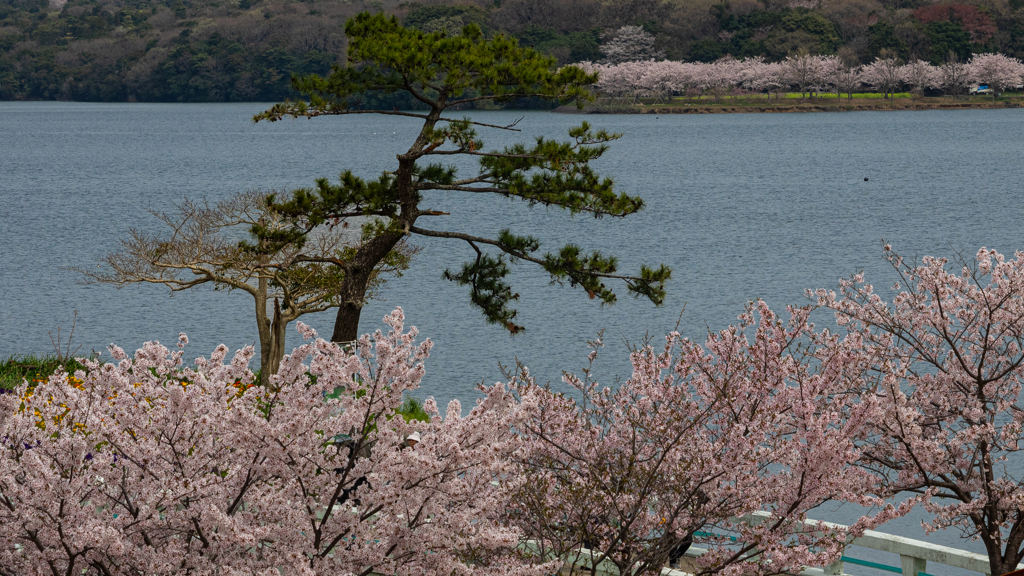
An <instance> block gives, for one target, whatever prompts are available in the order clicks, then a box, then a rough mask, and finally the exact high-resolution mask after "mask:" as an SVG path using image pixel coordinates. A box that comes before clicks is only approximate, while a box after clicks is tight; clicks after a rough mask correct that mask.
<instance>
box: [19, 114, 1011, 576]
mask: <svg viewBox="0 0 1024 576" xmlns="http://www.w3.org/2000/svg"><path fill="white" fill-rule="evenodd" d="M265 107H266V106H264V105H259V104H238V105H227V104H212V105H198V104H191V105H148V104H77V103H75V104H71V103H49V102H48V103H10V102H5V103H0V169H2V170H0V173H2V175H3V179H2V180H0V200H2V201H0V270H2V273H0V297H2V300H3V304H2V305H0V332H2V333H3V334H4V335H5V337H4V338H3V339H2V340H0V357H6V356H9V355H12V354H27V353H47V352H52V350H53V348H52V345H51V343H50V338H49V336H48V335H47V333H48V332H53V333H55V331H56V329H57V327H58V326H61V327H62V334H66V332H67V329H68V328H69V327H70V324H71V318H72V314H73V311H75V310H77V311H78V313H79V316H78V326H77V329H76V331H75V337H74V344H73V347H78V346H79V345H81V347H82V348H81V353H87V352H88V351H90V350H103V349H105V347H106V346H107V345H108V344H110V343H117V344H118V345H120V346H122V347H124V348H126V349H134V348H136V347H138V346H139V345H140V344H141V343H142V342H144V341H146V340H154V339H155V340H159V341H161V342H166V343H168V344H172V343H173V342H174V341H175V339H176V335H177V334H178V332H180V331H184V332H186V333H187V334H188V335H189V338H190V339H191V342H192V343H191V344H190V346H189V350H190V351H191V353H192V355H193V356H198V355H202V354H209V352H210V351H211V350H212V349H213V347H214V346H216V345H217V344H219V343H225V344H227V345H229V346H231V347H232V348H238V347H240V346H244V345H247V344H253V343H255V342H256V329H255V324H254V320H253V313H252V304H251V299H249V297H248V296H247V295H245V294H243V293H239V292H231V293H225V292H213V291H212V290H205V289H201V290H197V291H194V292H187V293H179V294H175V295H174V296H173V297H168V292H167V290H166V289H162V288H160V287H156V286H140V287H130V288H125V289H122V290H120V291H118V290H116V289H115V288H113V287H110V286H83V285H80V284H79V283H78V281H79V280H80V279H79V278H78V277H77V276H76V275H75V274H74V273H71V272H67V271H64V270H62V267H64V266H73V265H89V266H94V265H95V264H94V263H95V261H96V259H97V258H98V257H100V256H102V255H103V254H105V253H107V252H109V251H111V250H114V249H116V248H117V241H118V238H120V237H123V236H125V235H126V233H127V231H128V229H129V228H130V227H139V228H151V227H157V226H158V225H159V222H157V221H156V220H155V219H154V218H153V217H152V216H151V215H150V214H149V213H148V212H147V209H149V208H154V209H162V210H167V209H171V208H173V204H174V203H175V202H179V201H180V200H182V199H183V198H185V197H190V198H203V197H205V198H208V199H211V200H216V199H219V198H221V197H223V196H225V195H227V194H231V193H233V192H238V191H242V190H246V189H251V188H258V189H264V190H271V189H292V188H296V187H302V186H309V185H311V184H312V183H313V179H314V178H315V177H318V176H328V177H331V178H335V177H336V176H337V174H338V173H339V172H340V171H341V170H342V169H345V168H351V169H352V170H354V171H355V172H356V173H357V174H360V175H362V176H367V177H374V176H376V175H377V174H379V173H380V171H381V170H383V169H388V168H391V167H393V166H394V165H395V160H394V156H395V154H397V153H399V152H401V151H403V150H404V149H405V148H407V147H408V145H409V143H410V142H411V141H412V138H413V136H414V134H415V133H416V130H417V126H416V124H415V123H414V122H413V121H411V120H410V119H402V118H394V117H384V118H373V117H368V116H355V117H349V118H320V119H317V120H315V121H306V120H300V121H285V122H278V123H275V124H258V125H254V124H252V123H251V121H250V118H251V117H252V115H253V114H254V113H255V112H258V111H260V110H262V109H264V108H265ZM521 115H522V114H513V113H506V112H489V113H474V115H473V116H474V118H477V119H479V120H481V121H484V122H488V123H493V124H507V123H509V122H511V121H512V120H514V119H515V118H518V117H519V116H521ZM584 119H586V120H589V121H590V122H592V123H593V124H595V125H596V126H597V127H600V128H606V129H609V130H612V131H617V132H621V133H622V134H623V136H622V138H621V139H620V140H619V141H618V142H616V143H614V144H613V145H612V147H611V149H610V150H609V152H608V153H607V154H606V156H605V157H604V158H602V159H601V160H600V161H599V162H597V163H596V164H595V166H596V167H597V168H598V169H599V171H601V172H603V173H606V174H608V175H611V176H613V177H614V178H615V179H616V180H617V182H618V184H619V186H620V187H621V188H622V189H623V190H625V191H628V192H630V193H634V194H639V195H641V196H642V197H643V198H644V200H645V201H646V203H647V208H646V209H645V210H644V211H643V212H641V213H640V214H637V215H635V216H631V217H629V218H626V219H623V220H613V219H603V220H597V221H595V220H594V219H592V218H586V217H579V216H577V217H575V218H570V217H569V216H568V215H566V214H564V213H562V212H560V211H557V210H547V209H543V208H534V209H527V208H525V207H524V205H522V204H521V203H516V202H512V201H508V200H504V199H501V198H488V197H483V196H462V195H459V194H455V193H437V192H435V193H432V194H433V195H432V196H430V197H429V198H428V201H427V202H426V204H427V205H429V206H430V207H432V208H434V209H438V210H443V211H446V212H451V216H450V217H446V218H443V219H433V220H431V221H430V222H424V223H421V224H423V225H424V226H426V225H431V226H434V227H436V228H442V227H444V228H445V229H450V230H459V231H463V232H467V233H471V234H481V235H493V234H495V233H496V231H497V230H498V229H500V228H503V227H511V228H512V229H513V230H515V231H520V232H523V233H529V234H533V235H535V236H537V237H539V238H541V239H542V240H543V241H545V244H546V245H547V246H549V247H551V248H555V247H557V246H558V245H560V244H563V243H566V242H577V243H579V244H581V245H583V246H584V247H588V248H597V249H601V250H602V251H605V252H610V253H614V254H616V255H618V256H619V257H620V259H621V262H622V263H623V268H624V269H625V270H632V269H635V267H634V266H633V264H635V263H639V262H646V263H650V264H656V263H660V262H664V263H666V264H668V265H670V266H672V268H673V270H674V271H673V279H672V282H671V284H670V285H669V289H668V298H667V299H666V303H665V305H664V306H663V307H661V308H655V307H654V306H652V305H651V304H650V303H649V302H644V301H637V300H633V299H632V298H630V297H628V296H627V295H626V294H625V292H624V291H622V292H620V298H621V299H620V301H619V302H618V303H617V304H616V305H614V306H611V307H604V308H602V307H600V306H598V305H596V304H595V303H594V302H592V301H590V300H588V299H586V297H585V296H584V295H582V294H580V293H579V292H578V291H574V290H572V289H570V288H568V287H559V286H549V279H548V278H547V276H546V275H545V274H543V273H542V272H541V271H540V270H539V269H537V268H535V267H528V266H520V267H519V268H518V269H516V272H515V276H514V278H513V287H514V289H515V290H516V291H518V292H519V293H520V294H521V295H522V297H521V300H520V303H519V306H518V308H519V314H520V315H519V320H521V322H520V323H522V324H524V325H525V326H526V328H527V330H526V332H525V334H522V335H520V336H517V337H515V338H510V337H509V336H507V335H506V334H505V333H504V332H503V331H502V330H501V329H500V328H498V327H496V326H491V325H488V324H486V323H485V322H484V321H483V317H482V315H481V314H480V312H479V311H477V310H475V309H473V308H472V307H470V305H469V299H468V294H467V293H466V291H465V290H464V289H462V288H459V287H458V286H455V285H453V284H451V283H448V282H445V281H443V280H442V279H441V272H442V271H443V270H444V269H445V268H446V267H455V266H459V265H460V264H461V263H462V262H463V261H465V260H468V259H469V258H471V256H472V251H471V249H470V248H469V247H468V246H465V245H460V244H458V243H452V242H447V243H446V242H443V241H439V240H432V239H419V238H418V239H416V242H417V243H418V244H419V245H420V246H422V247H423V251H422V252H421V254H420V255H419V257H418V259H417V261H416V262H415V264H414V267H413V268H412V269H411V270H409V271H408V272H407V273H406V275H405V276H404V277H403V278H400V279H397V280H395V281H393V282H392V283H391V284H389V285H388V286H387V288H386V291H385V293H384V296H385V300H384V301H375V302H372V303H371V304H370V305H369V306H368V307H367V308H366V310H365V311H364V314H363V317H362V330H363V331H371V330H374V329H376V328H377V327H379V326H381V324H380V322H379V321H380V318H381V317H383V315H384V314H386V313H387V312H388V311H390V310H391V309H392V308H393V307H394V306H402V307H403V309H404V310H405V312H406V315H407V318H408V322H409V323H410V324H413V325H416V326H418V327H419V328H420V331H421V334H422V335H423V336H425V337H429V338H431V339H433V340H434V342H435V348H434V352H433V353H432V356H431V358H430V360H429V361H428V365H427V369H428V374H427V377H426V378H425V381H424V385H423V388H422V390H421V392H422V395H423V396H428V395H433V396H435V397H437V398H438V400H439V402H442V403H444V402H447V401H448V400H449V399H453V398H458V399H460V400H462V402H463V403H464V404H465V403H467V402H472V401H473V399H474V398H476V392H475V386H476V384H478V383H480V382H484V383H493V382H495V381H497V380H499V379H501V372H500V370H499V363H501V364H506V365H508V364H511V363H513V362H514V361H515V360H516V359H518V360H520V361H522V362H523V363H524V364H526V365H527V366H529V367H530V369H531V372H532V373H533V374H534V375H535V376H536V377H537V378H538V379H540V380H541V381H546V380H550V381H554V382H557V381H558V380H559V379H560V377H561V371H562V370H569V371H578V370H579V369H580V368H581V367H582V366H583V365H584V364H585V361H586V345H585V341H586V340H587V339H590V338H593V337H594V335H595V334H596V332H597V331H598V330H600V329H603V330H604V335H605V341H606V343H607V344H608V346H607V348H606V350H605V353H604V355H603V357H602V359H599V361H598V370H599V375H600V376H601V378H603V379H604V380H605V381H607V382H609V383H613V382H614V381H616V379H622V378H625V377H628V365H627V363H626V353H625V348H624V342H627V341H628V342H637V341H639V340H641V339H642V338H643V337H644V335H645V334H650V335H652V336H655V337H660V336H661V335H663V334H664V333H665V332H667V331H668V330H671V329H672V328H673V327H674V326H675V325H676V322H677V321H679V322H680V329H681V331H682V332H683V333H684V334H685V335H688V336H691V337H695V338H701V336H702V335H703V334H705V333H706V331H707V330H708V329H712V330H717V329H720V328H723V327H725V326H727V325H728V324H730V323H732V322H734V321H735V318H736V316H737V314H739V313H740V312H741V311H742V307H743V303H744V302H746V301H747V300H749V299H752V298H763V299H765V300H766V301H767V302H768V303H769V304H770V305H772V307H773V308H775V309H777V310H781V309H782V308H783V307H784V306H785V305H786V304H804V303H806V301H805V299H804V297H803V291H804V289H805V288H814V287H833V286H835V284H836V282H837V280H838V279H839V278H841V277H844V276H848V275H850V274H852V273H854V272H857V271H859V270H864V271H866V272H867V274H868V278H869V279H871V280H872V281H873V282H874V283H875V284H876V285H879V286H888V285H890V284H891V282H892V280H893V277H892V275H891V273H890V271H889V270H887V265H886V264H885V263H884V261H883V260H882V259H881V249H880V243H881V241H882V239H883V238H884V239H885V241H886V242H891V243H892V244H893V246H894V247H895V248H896V249H897V250H898V251H899V252H901V253H902V254H904V255H908V256H912V255H923V254H935V255H947V256H949V255H952V254H954V252H957V251H962V252H963V253H964V254H966V255H973V254H974V252H975V251H976V250H977V249H978V248H979V247H980V246H987V247H991V248H995V249H997V250H999V251H1001V252H1004V253H1012V252H1013V251H1015V250H1018V249H1022V248H1024V238H1022V235H1021V231H1022V222H1024V204H1022V203H1021V201H1020V193H1021V185H1022V182H1024V161H1022V152H1024V139H1022V138H1021V134H1024V113H1022V112H1021V111H1019V110H1005V111H1003V110H971V111H926V112H859V113H835V114H825V113H821V114H764V115H753V114H726V115H709V116H589V117H581V116H567V115H557V114H550V113H543V112H527V113H525V116H524V118H523V119H522V121H521V122H520V123H519V128H520V129H521V130H522V133H520V134H509V133H500V132H497V131H491V130H487V129H483V130H482V133H481V136H482V137H483V138H484V140H485V142H486V143H487V144H488V146H500V145H502V144H504V143H511V142H514V141H517V140H529V139H531V138H533V137H534V136H540V135H543V136H547V137H558V136H560V135H564V134H565V131H566V130H567V129H568V128H569V127H570V126H572V125H575V124H578V123H579V122H580V121H581V120H584ZM467 169H470V170H471V167H469V166H467ZM865 178H868V180H867V181H865ZM154 229H158V228H154ZM684 307H685V312H684V313H683V314H682V316H681V320H680V312H682V311H683V309H684ZM303 320H304V321H306V322H307V323H308V324H310V325H312V326H313V327H314V328H316V329H317V330H319V331H320V332H321V334H324V335H329V334H330V332H331V328H332V325H333V315H332V314H330V313H324V314H320V315H316V316H309V317H305V318H304V319H303ZM818 321H819V323H824V322H828V321H829V318H828V317H827V316H821V317H819V318H818ZM298 341H299V337H298V335H297V333H295V332H294V330H292V333H291V334H290V335H289V345H294V344H296V343H297V342H298ZM1018 465H1019V464H1018ZM822 515H823V516H827V517H828V518H829V519H832V520H836V521H843V520H844V519H849V518H850V517H852V516H853V515H854V511H850V510H839V511H829V512H827V513H824V512H823V513H822ZM918 523H919V518H912V519H907V520H904V521H902V522H899V523H893V524H889V525H888V526H886V527H885V530H886V531H890V532H897V533H902V534H906V535H908V536H912V537H923V533H922V532H921V529H920V528H919V526H918ZM957 536H958V535H957V534H953V533H948V534H939V535H933V536H930V537H928V538H929V539H930V540H932V541H935V542H942V543H946V544H949V545H954V546H957V547H971V548H972V549H974V550H977V551H981V547H980V545H978V544H977V543H974V544H973V545H971V544H966V545H965V544H963V543H961V542H960V541H959V539H958V537H957ZM858 552H862V551H858ZM859 556H860V557H868V555H867V553H860V554H859ZM877 558H878V559H881V560H884V561H887V562H888V563H889V564H898V563H899V562H898V558H896V559H894V558H885V557H883V556H877ZM851 569H852V568H851ZM856 570H857V573H863V574H868V573H871V571H869V570H866V569H864V570H862V569H856ZM929 572H930V573H933V574H936V575H944V574H953V573H955V571H949V570H946V571H943V570H942V569H941V568H939V567H938V566H929Z"/></svg>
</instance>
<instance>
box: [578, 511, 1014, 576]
mask: <svg viewBox="0 0 1024 576" xmlns="http://www.w3.org/2000/svg"><path fill="white" fill-rule="evenodd" d="M768 516H769V515H768V514H767V513H755V514H752V515H751V516H749V517H747V521H748V522H750V523H752V524H760V523H761V522H763V521H764V520H765V519H767V518H768ZM806 525H807V526H808V527H819V526H820V527H821V528H846V526H843V525H841V524H833V523H831V522H823V521H820V520H808V521H807V523H806ZM853 546H856V547H860V548H869V549H871V550H879V551H882V552H891V553H893V554H898V555H899V557H900V565H899V566H887V565H884V564H879V563H877V562H869V561H865V560H857V559H854V558H849V557H847V556H845V555H844V556H843V557H842V559H841V560H839V561H837V562H836V563H834V564H832V565H831V566H826V567H824V568H813V567H808V568H805V569H804V570H803V571H802V572H801V575H802V576H850V575H848V574H847V573H846V572H845V571H844V567H845V565H846V564H854V565H860V566H868V567H871V568H875V569H878V570H884V571H887V572H892V573H895V574H902V575H903V576H930V575H929V574H928V572H927V568H928V563H929V562H932V563H934V564H942V565H945V566H952V567H954V568H960V569H963V570H970V571H972V572H979V573H981V574H986V575H988V576H991V575H992V572H991V570H990V567H989V561H988V556H986V555H984V554H977V553H975V552H968V551H966V550H959V549H957V548H950V547H948V546H940V545H938V544H929V543H928V542H923V541H921V540H913V539H911V538H904V537H902V536H894V535H892V534H886V533H884V532H875V531H874V530H865V531H864V534H863V535H862V536H860V537H859V538H854V539H853V540H852V541H851V542H850V543H849V544H847V549H849V548H850V547H853ZM705 552H707V550H704V549H703V548H696V547H692V546H691V547H690V549H689V550H687V551H686V556H687V557H690V558H695V557H697V556H700V555H701V554H704V553H705ZM591 563H592V556H591V552H590V551H589V550H582V551H581V553H580V554H579V555H578V556H577V561H576V563H575V565H576V566H579V567H581V568H588V569H589V568H590V566H591ZM1017 568H1024V564H1021V565H1019V566H1018V567H1017ZM661 574H662V576H690V575H689V573H687V572H684V571H682V570H674V569H671V568H664V569H662V571H661ZM597 575H598V576H619V571H618V569H617V568H616V567H615V565H614V564H612V563H611V562H610V561H608V560H607V559H606V560H604V561H603V562H601V563H600V564H598V569H597ZM996 576H998V575H996Z"/></svg>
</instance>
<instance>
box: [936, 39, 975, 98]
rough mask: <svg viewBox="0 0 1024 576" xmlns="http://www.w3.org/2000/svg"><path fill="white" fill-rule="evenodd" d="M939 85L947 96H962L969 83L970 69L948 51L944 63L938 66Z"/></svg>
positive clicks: (954, 54) (953, 53)
mask: <svg viewBox="0 0 1024 576" xmlns="http://www.w3.org/2000/svg"><path fill="white" fill-rule="evenodd" d="M938 74H939V79H938V81H939V85H940V86H941V87H942V89H943V90H944V91H945V92H946V93H947V94H952V95H955V96H959V95H963V94H964V92H966V90H967V84H968V83H969V82H970V68H969V67H968V66H967V64H965V63H963V62H961V61H960V57H959V56H957V55H956V53H955V52H953V51H952V50H950V52H949V55H948V57H947V58H946V60H945V62H943V63H942V64H941V65H940V66H939V72H938Z"/></svg>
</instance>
